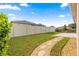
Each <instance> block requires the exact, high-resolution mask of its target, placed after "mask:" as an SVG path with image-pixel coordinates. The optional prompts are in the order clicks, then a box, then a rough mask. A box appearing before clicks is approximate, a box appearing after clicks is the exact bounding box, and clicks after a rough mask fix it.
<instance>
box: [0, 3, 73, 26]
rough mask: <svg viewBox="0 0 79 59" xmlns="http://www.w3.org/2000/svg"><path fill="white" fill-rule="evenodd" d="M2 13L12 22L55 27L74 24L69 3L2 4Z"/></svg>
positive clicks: (0, 6)
mask: <svg viewBox="0 0 79 59" xmlns="http://www.w3.org/2000/svg"><path fill="white" fill-rule="evenodd" d="M0 12H3V13H5V14H7V15H8V17H9V20H10V21H15V20H27V21H31V22H34V23H41V24H44V25H47V26H55V27H59V26H63V25H64V24H70V23H73V19H72V15H71V11H70V8H69V5H68V4H67V3H0Z"/></svg>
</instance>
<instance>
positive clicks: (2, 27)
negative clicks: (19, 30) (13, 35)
mask: <svg viewBox="0 0 79 59" xmlns="http://www.w3.org/2000/svg"><path fill="white" fill-rule="evenodd" d="M10 28H11V24H10V22H9V21H8V17H7V15H6V14H4V13H0V56H6V55H7V52H8V48H9V46H8V41H9V40H10V37H9V33H10Z"/></svg>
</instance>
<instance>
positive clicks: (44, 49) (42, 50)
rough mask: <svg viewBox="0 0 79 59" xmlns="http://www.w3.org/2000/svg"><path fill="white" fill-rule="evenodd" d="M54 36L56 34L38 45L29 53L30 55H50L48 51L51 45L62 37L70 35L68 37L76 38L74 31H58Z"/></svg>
mask: <svg viewBox="0 0 79 59" xmlns="http://www.w3.org/2000/svg"><path fill="white" fill-rule="evenodd" d="M55 36H58V37H56V38H54V39H51V40H49V41H47V42H45V43H43V44H41V45H40V46H38V47H37V48H36V49H35V50H34V51H33V52H32V54H31V56H50V51H51V49H52V47H53V46H54V45H55V44H56V43H57V42H58V41H60V40H62V39H63V37H70V38H76V33H60V34H57V35H55Z"/></svg>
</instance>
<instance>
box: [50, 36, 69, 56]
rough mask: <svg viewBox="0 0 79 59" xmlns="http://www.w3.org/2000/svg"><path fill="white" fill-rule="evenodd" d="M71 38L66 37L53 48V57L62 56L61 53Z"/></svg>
mask: <svg viewBox="0 0 79 59" xmlns="http://www.w3.org/2000/svg"><path fill="white" fill-rule="evenodd" d="M68 40H69V38H67V37H64V38H63V39H62V40H60V41H59V42H58V43H57V44H56V45H55V46H54V47H53V48H52V51H51V53H50V55H51V56H61V55H62V54H61V51H62V49H63V47H64V46H65V44H66V43H67V42H68Z"/></svg>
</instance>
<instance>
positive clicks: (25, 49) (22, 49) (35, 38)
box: [8, 33, 57, 56]
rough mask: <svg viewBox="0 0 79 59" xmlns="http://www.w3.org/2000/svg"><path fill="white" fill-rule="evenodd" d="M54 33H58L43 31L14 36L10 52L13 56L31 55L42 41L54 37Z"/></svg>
mask: <svg viewBox="0 0 79 59" xmlns="http://www.w3.org/2000/svg"><path fill="white" fill-rule="evenodd" d="M54 34H57V33H41V34H34V35H28V36H20V37H14V38H12V39H11V40H10V43H9V45H10V49H9V53H8V54H9V55H11V56H29V55H31V53H32V52H33V50H34V49H35V48H36V47H37V46H39V45H40V44H41V43H43V42H45V41H48V40H50V39H52V38H54V37H55V36H53V35H54Z"/></svg>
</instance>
